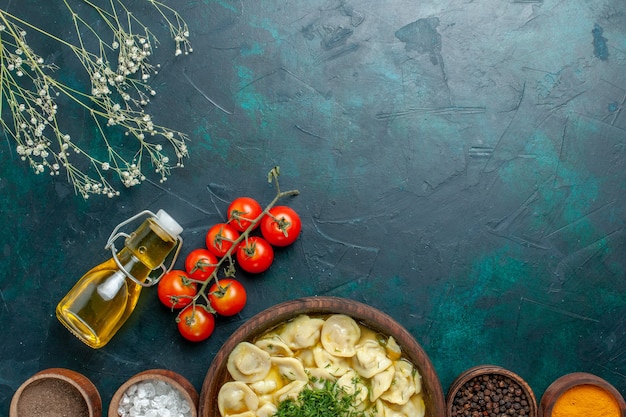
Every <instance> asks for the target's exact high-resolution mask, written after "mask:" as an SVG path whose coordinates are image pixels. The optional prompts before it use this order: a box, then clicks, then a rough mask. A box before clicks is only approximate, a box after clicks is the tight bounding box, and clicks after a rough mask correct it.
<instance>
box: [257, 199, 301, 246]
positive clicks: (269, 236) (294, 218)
mask: <svg viewBox="0 0 626 417" xmlns="http://www.w3.org/2000/svg"><path fill="white" fill-rule="evenodd" d="M301 230H302V221H301V220H300V216H298V213H296V212H295V211H294V210H293V209H292V208H291V207H287V206H274V207H272V208H271V209H270V210H269V212H268V214H267V215H266V216H264V217H263V219H261V234H262V235H263V237H264V238H265V239H266V240H267V241H268V242H270V243H271V244H272V245H274V246H288V245H291V244H292V243H293V242H295V241H296V239H297V238H298V235H299V234H300V231H301Z"/></svg>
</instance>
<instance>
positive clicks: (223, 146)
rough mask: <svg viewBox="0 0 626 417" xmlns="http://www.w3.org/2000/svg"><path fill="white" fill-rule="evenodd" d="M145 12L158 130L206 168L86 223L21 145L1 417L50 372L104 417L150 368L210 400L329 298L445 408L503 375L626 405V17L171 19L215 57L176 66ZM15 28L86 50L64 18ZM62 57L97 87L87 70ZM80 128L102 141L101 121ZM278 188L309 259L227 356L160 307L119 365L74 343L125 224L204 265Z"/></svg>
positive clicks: (13, 173)
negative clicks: (175, 240) (356, 304)
mask: <svg viewBox="0 0 626 417" xmlns="http://www.w3.org/2000/svg"><path fill="white" fill-rule="evenodd" d="M127 4H128V5H129V7H130V8H133V7H134V8H135V9H137V10H138V11H139V14H140V15H141V13H144V14H145V20H147V21H149V22H153V23H155V25H156V26H155V28H154V29H153V31H154V32H155V33H156V34H157V35H158V36H159V39H160V40H161V45H160V48H159V49H158V53H157V54H156V56H155V59H156V60H157V61H158V62H161V63H162V68H161V69H160V72H159V74H158V76H157V77H156V78H155V80H154V81H155V83H154V85H155V87H156V88H157V92H158V94H157V96H156V97H155V99H154V100H153V102H152V103H151V104H150V107H149V109H150V110H151V111H152V113H153V114H154V115H155V119H156V121H157V122H159V123H161V124H163V125H166V126H169V127H172V128H175V129H178V130H181V131H184V132H186V133H188V135H189V137H190V139H191V140H190V143H189V149H190V153H191V157H190V159H189V160H188V161H186V164H185V168H184V169H180V170H176V171H175V172H174V173H173V176H172V177H171V178H170V180H169V181H167V182H166V183H164V184H159V183H158V181H157V179H156V178H150V179H149V181H147V182H146V183H144V184H143V185H141V186H139V187H136V188H133V189H128V190H123V191H122V195H121V196H120V197H118V198H116V199H113V200H109V199H106V198H96V197H92V198H90V199H89V200H88V201H83V200H82V198H80V197H78V196H75V195H74V193H73V190H72V188H71V187H70V186H69V185H68V184H67V183H65V182H64V178H63V177H62V176H60V177H59V178H55V179H54V180H52V179H51V178H50V177H49V176H47V175H46V176H35V175H34V174H33V173H32V172H30V170H29V168H28V167H27V166H25V165H24V164H23V163H22V162H21V161H20V160H19V158H18V157H17V155H16V151H15V148H14V143H12V142H11V141H10V139H7V140H5V141H3V143H2V144H1V145H0V152H1V157H2V164H0V200H1V201H0V207H1V210H2V224H1V228H0V230H1V232H0V233H1V236H2V241H3V245H2V257H1V262H2V268H1V269H0V271H1V272H0V324H1V327H0V328H1V329H2V333H3V341H2V342H1V343H0V413H1V414H6V413H7V412H8V407H9V403H10V400H11V397H12V395H13V392H14V391H15V390H16V389H17V388H18V386H19V385H20V384H21V383H22V382H23V381H24V380H25V379H27V378H28V377H29V376H31V375H32V374H34V373H35V372H37V371H39V370H41V369H45V368H49V367H67V368H71V369H74V370H77V371H79V372H82V373H84V374H85V375H86V376H88V377H89V378H90V379H91V380H92V381H93V382H94V383H95V384H96V386H97V387H98V388H99V390H100V393H101V395H102V397H103V402H104V405H105V409H106V407H108V402H109V399H110V397H111V396H112V394H113V393H114V391H115V390H116V389H117V387H118V386H119V385H121V384H122V383H123V382H124V381H125V380H126V379H127V378H128V377H130V376H131V375H133V374H135V373H137V372H140V371H143V370H145V369H149V368H168V369H171V370H174V371H177V372H179V373H181V374H182V375H184V376H185V377H187V378H188V379H189V380H190V381H191V382H192V383H193V384H194V385H195V387H196V388H197V389H198V391H199V390H200V389H201V386H202V382H203V379H204V375H205V374H206V371H207V369H208V367H209V365H210V363H211V360H212V358H213V356H214V354H215V353H216V352H217V350H218V349H219V348H220V346H221V344H222V343H223V342H224V340H225V339H226V338H227V337H228V336H229V335H230V334H231V333H232V332H233V331H234V330H235V329H236V328H237V327H238V326H239V325H240V324H241V323H243V322H244V321H245V320H246V319H248V318H250V317H251V316H252V315H254V314H256V313H257V312H259V311H261V310H263V309H265V308H267V307H269V306H272V305H274V304H276V303H279V302H281V301H284V300H287V299H292V298H297V297H303V296H312V295H336V296H342V297H347V298H352V299H355V300H358V301H362V302H365V303H368V304H370V305H372V306H374V307H377V308H379V309H381V310H383V311H385V312H387V313H389V314H390V315H391V316H392V317H394V318H395V319H396V320H397V321H398V322H400V323H401V324H402V325H404V326H405V327H406V328H407V329H408V330H409V331H410V332H411V333H412V334H413V335H414V336H415V337H416V339H417V340H418V341H419V342H420V343H421V344H422V345H423V346H424V348H425V350H426V351H427V353H428V354H429V356H430V358H431V359H432V362H433V363H434V365H435V367H436V370H437V372H438V373H439V376H440V378H441V382H442V385H443V389H444V392H445V391H447V388H448V386H449V384H450V383H451V382H452V380H453V379H454V378H455V377H456V375H458V374H459V373H460V372H462V371H463V370H465V369H467V368H469V367H472V366H474V365H478V364H482V363H491V364H496V365H501V366H504V367H506V368H508V369H510V370H512V371H514V372H516V373H518V374H520V375H521V376H522V377H523V378H525V379H526V380H527V381H528V382H529V384H530V385H531V387H532V388H533V390H535V394H536V395H537V398H538V399H539V398H541V395H542V393H543V392H544V390H545V389H546V387H547V386H548V385H549V384H550V383H551V382H552V381H554V380H555V379H556V378H558V377H560V376H562V375H564V374H566V373H569V372H573V371H587V372H592V373H595V374H597V375H599V376H601V377H604V378H605V379H607V380H608V381H609V382H611V383H612V384H613V385H615V386H616V387H617V388H618V389H619V390H620V391H621V392H622V393H623V394H626V324H625V316H626V280H625V273H624V271H625V268H626V233H625V231H624V218H625V214H626V206H625V196H624V191H625V188H626V181H625V178H626V177H625V174H624V168H625V165H626V160H625V156H626V135H625V132H626V130H625V129H626V115H625V114H623V107H622V106H623V104H624V102H625V100H626V77H624V69H625V66H624V63H625V61H626V37H625V33H624V32H625V30H626V29H625V28H626V4H625V3H624V2H623V1H618V0H599V1H594V2H589V1H585V0H571V1H566V2H562V1H552V0H544V1H541V0H535V1H533V0H528V1H515V0H504V1H502V0H485V1H476V0H475V1H466V0H463V1H460V0H444V1H420V2H417V1H413V0H411V1H403V0H390V1H385V2H380V1H364V0H347V1H341V0H328V1H326V0H322V1H318V0H314V1H298V0H294V1H275V0H272V1H260V0H254V1H230V0H224V1H218V0H215V1H211V0H204V1H171V2H168V4H170V5H172V6H173V7H175V8H177V9H178V10H179V11H180V12H181V14H182V15H183V17H184V18H185V19H187V21H188V23H189V25H190V30H191V40H192V43H193V47H194V52H193V54H191V55H189V56H180V57H177V58H174V56H173V50H172V45H171V44H170V43H169V42H168V39H167V33H164V28H163V27H162V26H161V25H160V22H159V20H158V17H157V16H155V15H154V14H151V12H150V8H149V7H147V6H145V5H142V4H143V3H141V2H139V1H135V0H133V1H129V2H127ZM140 5H141V6H140ZM0 7H2V8H3V9H4V10H7V9H8V10H9V11H11V12H13V13H15V14H18V15H20V16H24V17H28V18H30V19H32V20H33V21H35V22H40V23H41V24H43V25H47V27H49V28H51V30H53V31H55V33H58V34H60V35H63V34H66V33H69V32H68V30H69V29H68V27H67V24H68V18H67V16H66V15H64V14H63V10H64V9H63V6H62V4H61V2H57V1H55V2H38V1H34V0H28V1H19V2H16V1H7V0H4V1H2V2H1V3H0ZM87 11H88V10H87ZM142 16H143V15H142ZM93 23H94V24H97V19H94V20H93ZM594 28H595V30H596V34H595V37H594ZM598 29H601V30H602V33H601V34H599V32H598ZM41 42H42V44H43V45H44V47H45V48H48V49H46V50H45V52H40V53H41V54H42V55H44V56H48V57H50V58H51V59H52V58H54V59H56V60H57V61H58V62H59V63H66V64H67V65H69V68H70V71H66V72H61V74H62V76H63V77H66V79H67V80H69V81H70V82H73V83H77V84H80V83H81V82H82V81H81V79H80V78H79V77H78V76H75V74H74V73H73V72H71V68H72V66H71V64H69V57H68V56H67V55H66V54H67V51H64V50H63V49H62V48H60V47H58V46H56V45H54V44H52V43H49V42H47V43H46V42H45V41H41ZM66 61H67V62H66ZM65 68H68V67H67V66H66V67H65ZM189 80H192V82H193V85H192V84H191V83H190V82H189ZM206 97H209V98H210V99H211V100H212V101H213V102H214V103H217V104H219V106H220V107H221V108H222V109H223V110H226V111H222V110H221V109H219V108H217V107H216V106H214V105H213V104H212V103H211V102H210V101H208V100H207V98H206ZM66 122H67V123H68V126H69V128H70V129H75V131H76V132H77V133H76V134H75V135H74V137H80V138H81V139H82V140H85V141H88V140H89V138H90V137H91V136H92V135H93V126H90V125H89V123H85V119H84V118H82V117H81V115H80V114H74V115H73V116H72V117H69V118H68V119H67V120H66ZM274 165H280V167H281V170H282V176H281V185H282V187H283V188H284V189H289V188H298V189H299V190H300V191H301V195H300V196H298V197H295V198H293V199H289V200H288V201H285V203H287V204H289V205H290V206H292V207H293V208H295V209H296V210H297V211H298V212H299V213H300V214H301V216H302V219H303V223H304V227H303V232H302V235H301V238H300V239H299V240H298V242H297V243H296V244H295V245H293V246H292V247H289V248H287V249H284V250H280V251H278V253H277V256H276V260H275V263H274V265H273V266H272V268H271V269H270V270H269V271H268V272H267V273H265V274H263V275H261V276H256V277H253V276H248V275H245V274H240V279H241V280H242V281H243V282H244V284H245V285H246V288H247V289H248V294H249V303H248V305H247V306H246V308H245V310H244V311H243V312H242V313H241V314H240V315H239V316H237V317H234V318H231V319H224V318H219V319H218V321H217V328H216V331H215V333H214V335H213V336H212V337H211V339H210V340H209V341H207V342H205V343H201V344H191V343H186V342H185V341H183V340H182V339H181V338H180V337H179V335H178V334H177V330H176V327H175V324H174V315H173V314H171V313H170V312H169V311H167V309H165V308H163V307H162V306H161V305H160V304H159V303H158V300H157V298H156V290H154V289H151V290H146V291H145V293H144V294H143V295H142V298H141V300H140V303H139V305H138V308H137V310H136V311H135V313H134V315H133V316H132V318H131V320H130V321H129V322H128V323H127V325H126V326H125V327H124V328H123V329H122V331H120V333H119V334H118V335H117V336H116V337H115V338H114V339H113V341H112V342H111V343H110V344H109V345H107V346H106V347H105V348H103V349H100V350H91V349H89V348H88V347H86V346H84V345H82V344H81V343H80V342H79V341H78V340H76V339H75V338H73V337H72V336H71V335H70V334H69V333H68V332H67V331H66V330H65V329H64V328H63V327H62V326H61V325H60V324H59V323H58V321H57V320H56V318H55V317H54V308H55V306H56V303H57V302H58V301H59V300H60V298H61V297H62V296H63V295H64V294H65V293H66V292H67V291H68V290H69V289H70V287H71V286H72V285H73V284H74V282H75V281H76V280H77V279H78V278H79V277H80V276H81V275H82V274H83V273H84V272H85V271H86V270H88V269H89V268H90V267H91V266H93V265H94V264H97V263H99V262H101V261H104V260H105V259H106V258H107V257H108V255H109V254H107V252H105V251H104V249H103V247H104V245H105V243H106V239H107V238H108V236H109V234H110V232H111V231H112V230H113V228H114V227H115V226H116V225H117V224H118V223H120V222H121V221H123V220H125V219H127V218H128V217H130V216H132V215H133V214H135V213H137V212H139V211H141V210H144V209H149V210H152V211H157V210H158V209H159V208H164V209H166V210H167V211H168V212H170V214H172V215H173V216H174V217H175V218H176V219H177V220H178V221H179V222H180V223H181V224H182V225H183V227H184V228H185V231H184V233H183V238H184V241H185V247H184V249H183V255H184V254H185V253H186V252H188V251H190V250H191V249H193V248H195V247H200V246H202V245H203V244H204V234H205V233H206V230H208V228H209V226H211V225H212V224H213V223H216V222H219V221H222V220H223V218H224V213H225V210H226V207H227V205H228V202H229V201H231V200H232V199H233V198H235V197H237V196H240V195H249V196H252V197H255V198H257V199H258V200H259V201H261V202H262V203H265V202H268V201H270V200H271V198H272V197H273V195H274V192H275V190H274V189H273V188H272V187H271V186H269V185H268V184H267V182H266V174H267V172H268V171H269V169H270V168H271V167H273V166H274ZM181 265H182V262H180V261H179V262H178V263H177V266H181Z"/></svg>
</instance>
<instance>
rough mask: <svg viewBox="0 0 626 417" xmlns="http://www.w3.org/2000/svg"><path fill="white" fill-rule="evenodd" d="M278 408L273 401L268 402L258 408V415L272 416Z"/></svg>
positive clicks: (260, 416)
mask: <svg viewBox="0 0 626 417" xmlns="http://www.w3.org/2000/svg"><path fill="white" fill-rule="evenodd" d="M276 411H278V409H277V408H276V406H275V405H274V404H273V403H270V402H266V403H265V404H263V405H262V406H260V407H259V409H258V410H256V416H257V417H272V416H273V415H274V414H276Z"/></svg>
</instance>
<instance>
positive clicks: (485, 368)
mask: <svg viewBox="0 0 626 417" xmlns="http://www.w3.org/2000/svg"><path fill="white" fill-rule="evenodd" d="M485 376H487V377H488V376H495V377H498V378H500V377H502V378H509V379H510V380H511V381H513V382H514V383H515V384H517V385H518V386H519V388H520V389H521V390H522V392H523V393H524V395H525V396H526V401H527V402H528V408H529V410H528V413H527V414H526V416H527V417H537V399H536V398H535V394H534V393H533V390H532V389H531V388H530V386H529V385H528V384H527V383H526V381H524V379H523V378H522V377H520V376H519V375H517V374H515V373H514V372H511V371H509V370H507V369H505V368H502V367H500V366H496V365H478V366H475V367H473V368H470V369H468V370H466V371H465V372H463V373H461V375H459V376H458V377H457V378H456V379H455V380H454V381H453V382H452V384H451V385H450V389H449V390H448V395H447V396H446V415H447V416H448V417H456V415H455V414H453V412H452V408H453V406H454V401H455V397H456V395H457V393H458V392H459V390H461V389H463V387H464V386H465V384H466V383H468V382H470V381H473V380H476V381H480V379H481V378H482V377H485Z"/></svg>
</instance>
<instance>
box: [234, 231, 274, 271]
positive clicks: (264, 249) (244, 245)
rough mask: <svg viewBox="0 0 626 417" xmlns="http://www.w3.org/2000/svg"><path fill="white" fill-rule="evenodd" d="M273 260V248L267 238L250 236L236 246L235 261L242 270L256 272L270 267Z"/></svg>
mask: <svg viewBox="0 0 626 417" xmlns="http://www.w3.org/2000/svg"><path fill="white" fill-rule="evenodd" d="M273 260H274V249H273V248H272V245H270V244H269V243H268V242H267V240H265V239H263V238H262V237H259V236H251V237H249V238H248V241H247V242H246V241H245V240H244V241H243V242H241V244H240V245H239V247H238V248H237V262H238V263H239V265H240V266H241V268H242V269H243V270H244V271H247V272H250V273H253V274H258V273H261V272H263V271H265V270H266V269H267V268H269V267H270V265H271V264H272V261H273Z"/></svg>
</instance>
